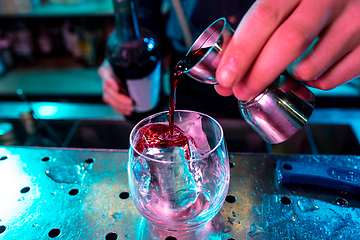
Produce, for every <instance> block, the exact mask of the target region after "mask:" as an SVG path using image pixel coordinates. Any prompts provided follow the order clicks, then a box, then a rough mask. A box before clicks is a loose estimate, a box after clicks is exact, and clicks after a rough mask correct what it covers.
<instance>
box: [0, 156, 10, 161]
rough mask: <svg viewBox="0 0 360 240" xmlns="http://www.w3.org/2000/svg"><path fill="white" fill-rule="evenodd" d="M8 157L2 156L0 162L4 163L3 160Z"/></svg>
mask: <svg viewBox="0 0 360 240" xmlns="http://www.w3.org/2000/svg"><path fill="white" fill-rule="evenodd" d="M7 158H8V157H7V156H2V157H1V158H0V161H4V160H6V159H7Z"/></svg>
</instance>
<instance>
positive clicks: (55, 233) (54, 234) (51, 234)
mask: <svg viewBox="0 0 360 240" xmlns="http://www.w3.org/2000/svg"><path fill="white" fill-rule="evenodd" d="M60 233H61V231H60V229H58V228H54V229H51V230H50V232H49V234H48V235H49V237H51V238H56V237H57V236H59V235H60Z"/></svg>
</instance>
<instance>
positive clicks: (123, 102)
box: [98, 60, 135, 116]
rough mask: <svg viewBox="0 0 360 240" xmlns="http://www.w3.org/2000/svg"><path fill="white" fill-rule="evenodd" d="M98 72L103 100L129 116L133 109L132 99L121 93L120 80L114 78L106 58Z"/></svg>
mask: <svg viewBox="0 0 360 240" xmlns="http://www.w3.org/2000/svg"><path fill="white" fill-rule="evenodd" d="M98 74H99V76H100V78H101V81H102V92H103V101H104V102H105V103H106V104H108V105H109V106H110V107H112V108H113V109H114V110H115V111H117V112H119V113H121V114H124V115H125V116H130V115H131V114H132V112H133V111H134V109H135V107H134V103H133V100H132V99H131V98H130V97H129V96H127V95H125V94H123V93H121V92H122V91H120V88H121V87H122V86H120V85H119V82H120V81H117V80H116V78H117V77H116V75H115V73H114V72H113V70H112V69H111V66H110V64H109V62H108V61H107V60H105V61H104V62H103V63H102V64H101V66H100V68H99V69H98Z"/></svg>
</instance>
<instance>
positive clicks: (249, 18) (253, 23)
mask: <svg viewBox="0 0 360 240" xmlns="http://www.w3.org/2000/svg"><path fill="white" fill-rule="evenodd" d="M299 2H300V0H291V1H288V0H276V1H274V0H258V1H256V2H255V3H254V4H253V6H252V7H251V8H250V9H249V11H248V12H247V14H246V15H245V16H244V18H243V20H242V21H241V23H240V24H239V26H238V27H237V29H236V31H235V33H234V36H233V37H232V39H231V41H230V43H229V45H228V47H227V48H226V49H225V52H224V55H223V57H222V59H221V62H220V64H219V67H218V70H217V72H216V79H217V80H218V82H219V84H220V85H221V86H223V87H227V88H229V87H233V86H234V85H235V84H236V83H237V82H239V81H240V80H241V79H242V78H243V77H244V76H245V74H246V73H247V71H248V70H249V68H250V66H251V65H252V63H253V62H254V61H255V59H256V57H257V56H258V55H259V53H260V51H261V49H262V48H263V47H264V45H265V43H266V42H267V41H268V39H269V38H270V37H271V35H272V34H273V33H274V31H275V30H276V29H277V27H278V26H279V25H280V24H281V23H282V22H283V21H284V20H285V19H286V18H287V16H288V15H289V14H290V13H291V12H292V11H293V10H294V8H295V7H296V6H297V5H298V4H299ZM245 92H246V91H245Z"/></svg>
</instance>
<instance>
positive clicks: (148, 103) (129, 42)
mask: <svg viewBox="0 0 360 240" xmlns="http://www.w3.org/2000/svg"><path fill="white" fill-rule="evenodd" d="M113 3H114V8H115V21H116V22H115V23H116V27H115V29H114V31H113V33H112V34H111V35H110V36H109V38H108V40H107V45H106V54H107V59H108V61H109V62H110V65H111V66H112V69H113V71H114V73H115V74H116V76H117V78H118V79H119V80H120V83H119V84H120V86H121V92H122V93H123V94H126V95H128V96H130V97H131V98H132V99H133V100H134V103H135V111H134V113H133V114H132V116H130V117H129V118H128V120H131V121H133V122H138V121H140V120H141V119H143V118H145V117H147V116H148V115H150V114H153V113H156V112H158V111H160V110H161V104H160V102H161V101H160V100H161V97H160V96H161V61H160V56H159V49H158V45H157V42H156V39H155V37H154V36H153V35H152V34H151V32H150V31H149V30H147V29H143V28H141V27H140V26H139V23H138V19H137V15H136V9H135V3H134V1H133V0H113Z"/></svg>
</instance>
